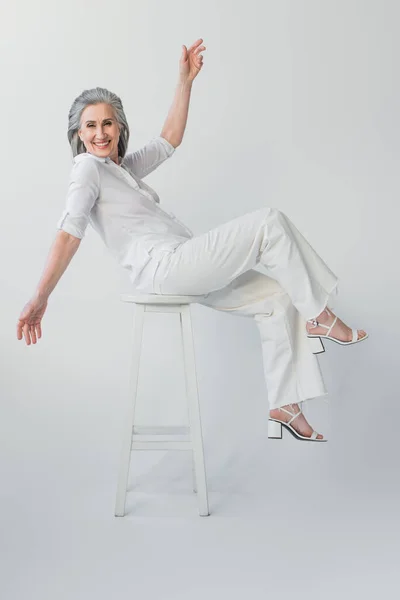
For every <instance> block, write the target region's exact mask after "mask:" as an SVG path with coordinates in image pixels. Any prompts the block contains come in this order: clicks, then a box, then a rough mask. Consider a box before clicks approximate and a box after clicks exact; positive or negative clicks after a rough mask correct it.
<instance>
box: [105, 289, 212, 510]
mask: <svg viewBox="0 0 400 600" xmlns="http://www.w3.org/2000/svg"><path fill="white" fill-rule="evenodd" d="M201 298H204V295H203V296H181V295H172V294H171V295H168V294H121V300H122V301H123V302H131V303H132V304H134V305H135V311H134V318H133V340H132V346H133V347H132V363H131V373H130V396H131V401H130V403H129V408H128V414H127V415H126V418H125V419H124V430H125V431H124V435H123V443H122V449H121V461H120V468H119V475H118V484H117V497H116V502H115V516H116V517H123V516H124V515H125V502H126V493H127V484H128V476H129V469H130V461H131V453H132V451H133V450H189V451H191V453H192V469H193V481H194V485H193V491H194V492H196V493H197V499H198V505H199V514H200V516H202V517H205V516H208V515H209V514H210V511H209V508H208V492H207V479H206V469H205V462H204V448H203V436H202V428H201V418H200V405H199V393H198V385H197V376H196V361H195V355H194V344H193V330H192V320H191V314H190V304H193V303H195V302H198V301H199V300H200V299H201ZM148 313H165V314H170V313H178V314H179V329H180V337H181V344H182V358H183V367H184V375H185V388H186V401H187V408H188V416H189V426H188V427H181V426H178V427H176V426H175V427H167V426H161V427H160V426H158V427H152V426H150V427H138V426H137V424H136V423H135V407H136V399H137V395H138V377H139V366H140V359H141V353H142V336H143V329H144V318H145V315H146V314H148Z"/></svg>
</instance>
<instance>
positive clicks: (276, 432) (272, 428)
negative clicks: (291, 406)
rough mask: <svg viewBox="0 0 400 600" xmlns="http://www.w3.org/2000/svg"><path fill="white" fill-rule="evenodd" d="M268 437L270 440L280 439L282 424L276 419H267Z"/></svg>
mask: <svg viewBox="0 0 400 600" xmlns="http://www.w3.org/2000/svg"><path fill="white" fill-rule="evenodd" d="M268 437H269V439H271V440H281V439H282V425H281V424H280V423H278V422H277V421H272V420H271V419H269V420H268Z"/></svg>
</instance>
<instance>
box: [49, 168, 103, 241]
mask: <svg viewBox="0 0 400 600" xmlns="http://www.w3.org/2000/svg"><path fill="white" fill-rule="evenodd" d="M99 194H100V178H99V172H98V169H97V165H96V163H95V161H94V160H91V159H86V160H81V161H79V162H77V163H75V164H74V165H73V167H72V171H71V175H70V180H69V187H68V192H67V199H66V206H65V209H64V211H63V214H62V216H61V218H60V220H59V221H58V223H57V229H62V230H63V231H66V232H67V233H70V234H71V235H73V236H74V237H77V238H79V239H82V238H83V237H84V235H85V230H86V227H87V225H88V223H89V215H90V211H91V210H92V208H93V206H94V204H95V203H96V200H97V199H98V197H99Z"/></svg>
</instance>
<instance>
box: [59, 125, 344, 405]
mask: <svg viewBox="0 0 400 600" xmlns="http://www.w3.org/2000/svg"><path fill="white" fill-rule="evenodd" d="M174 150H175V149H174V147H173V146H172V145H171V144H169V143H168V142H167V140H165V139H164V138H162V137H157V138H153V140H152V141H151V142H149V144H147V145H146V146H145V147H144V148H142V149H141V150H138V151H137V152H134V153H131V154H127V155H126V156H125V157H124V159H123V161H122V162H121V165H120V166H118V165H116V163H114V162H113V161H112V160H111V159H109V158H104V159H103V158H99V157H96V156H94V155H92V154H89V153H84V154H80V155H78V156H77V157H75V159H74V165H73V169H72V173H71V181H70V187H69V191H68V196H67V206H66V209H65V211H64V213H63V216H62V218H61V219H60V221H59V223H58V228H59V229H63V230H64V231H67V232H68V233H70V234H71V235H74V236H76V237H78V238H82V237H83V235H84V232H85V229H86V226H87V224H88V223H89V222H90V223H91V225H92V226H93V228H94V229H95V230H96V231H97V232H98V233H99V234H100V236H101V237H102V239H103V240H104V243H105V244H106V246H107V247H108V248H109V250H110V251H111V252H112V253H113V255H114V256H115V257H116V258H117V260H118V262H119V264H121V265H122V266H123V267H124V268H127V269H129V271H130V278H131V281H132V282H133V284H134V287H135V290H137V291H141V292H147V293H158V294H190V295H199V302H200V303H201V304H204V305H206V306H210V307H212V308H215V309H217V310H229V311H231V313H232V314H237V315H242V316H248V317H252V318H254V319H255V321H256V323H257V325H258V328H259V331H260V335H261V342H262V351H263V362H264V373H265V379H266V383H267V389H268V400H269V405H270V408H277V407H279V406H284V405H286V404H289V403H296V402H302V401H304V400H307V399H310V398H315V397H318V396H321V395H325V394H326V389H325V387H324V383H323V379H322V375H321V371H320V368H319V364H318V361H317V358H316V356H315V355H314V354H312V352H311V348H310V345H309V343H308V338H307V332H306V328H305V324H306V320H307V319H311V318H313V317H316V316H317V315H319V314H320V313H321V312H322V310H323V308H324V307H325V306H326V304H327V303H328V302H329V300H330V297H331V295H333V294H334V293H336V292H337V284H338V279H337V277H336V275H334V273H333V272H332V271H331V270H330V269H329V268H328V267H327V265H326V264H325V263H324V261H323V260H322V259H321V258H320V257H319V256H318V254H317V253H316V252H315V250H314V249H313V248H312V247H311V246H310V244H309V243H308V242H307V240H306V239H305V238H304V237H303V236H302V234H301V233H300V232H299V231H298V230H297V229H296V227H295V226H294V225H293V223H292V222H291V221H290V219H289V218H288V217H287V216H286V215H285V214H284V213H282V212H281V211H279V210H277V209H275V208H268V207H265V208H261V209H259V210H255V211H252V212H250V213H247V214H245V215H243V216H241V217H238V218H236V219H233V220H231V221H229V222H227V223H224V224H223V225H220V226H218V227H216V228H214V229H212V230H211V231H209V232H207V233H204V234H201V235H197V236H194V235H193V232H192V231H191V230H190V229H188V228H187V227H186V226H185V225H184V224H183V223H181V222H180V221H178V219H177V218H176V217H175V215H174V214H173V213H168V212H166V211H163V210H162V209H161V208H160V207H159V197H158V195H157V194H156V192H155V191H154V190H152V189H151V188H150V187H149V186H147V185H146V184H144V183H143V181H142V180H141V178H142V177H145V176H146V175H147V174H148V173H150V172H151V171H153V170H154V169H155V168H156V167H157V166H158V165H160V164H161V163H162V162H164V160H166V159H167V158H168V157H169V156H171V155H172V154H173V152H174ZM256 265H260V267H262V268H263V269H265V270H266V274H262V273H258V272H257V271H255V270H253V267H255V266H256Z"/></svg>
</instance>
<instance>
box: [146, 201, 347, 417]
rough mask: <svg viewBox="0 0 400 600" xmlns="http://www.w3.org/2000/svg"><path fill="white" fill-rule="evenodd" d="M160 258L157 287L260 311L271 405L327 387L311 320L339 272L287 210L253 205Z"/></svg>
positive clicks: (245, 311) (220, 306)
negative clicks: (311, 332) (313, 341)
mask: <svg viewBox="0 0 400 600" xmlns="http://www.w3.org/2000/svg"><path fill="white" fill-rule="evenodd" d="M158 265H159V266H158V269H157V270H156V272H155V276H154V280H153V288H154V289H153V291H154V292H155V293H158V294H189V295H197V294H200V295H203V294H204V296H199V303H200V304H204V305H206V306H209V307H211V308H215V309H217V310H223V311H230V312H231V314H236V315H241V316H245V317H246V316H247V317H252V318H254V320H255V322H256V323H257V326H258V328H259V332H260V336H261V342H262V353H263V363H264V374H265V380H266V383H267V389H268V401H269V405H270V409H272V408H278V407H279V406H284V405H286V404H290V403H297V402H303V401H305V400H308V399H311V398H315V397H318V396H323V395H325V394H326V389H325V386H324V382H323V378H322V374H321V370H320V368H319V363H318V360H317V357H316V356H315V355H314V354H313V353H312V351H311V348H310V344H309V340H308V338H307V330H306V320H307V319H310V318H313V317H316V316H318V315H319V314H320V313H321V312H322V310H323V309H324V307H325V306H326V305H327V304H328V303H329V304H330V305H331V300H332V297H333V296H334V295H336V293H337V291H338V287H337V286H338V278H337V277H336V275H334V273H333V272H332V271H331V270H330V269H329V268H328V267H327V265H326V264H325V263H324V262H323V260H322V259H321V258H320V257H319V256H318V254H317V253H316V252H315V250H313V248H312V247H311V246H310V244H309V243H308V242H307V240H306V239H305V238H304V237H303V236H302V234H301V233H300V232H299V231H298V230H297V229H296V227H295V226H294V225H293V223H292V222H291V221H290V219H288V217H287V216H286V215H285V214H284V213H282V212H281V211H279V210H277V209H274V208H262V209H259V210H255V211H253V212H250V213H247V214H245V215H243V216H240V217H238V218H236V219H233V220H232V221H228V222H227V223H224V224H223V225H220V226H218V227H216V228H214V229H212V230H211V231H208V232H207V233H204V234H201V235H198V236H196V237H193V238H192V239H190V240H187V241H186V242H184V243H182V244H180V245H179V246H178V247H177V248H176V249H174V250H170V251H167V252H164V253H163V255H162V256H161V257H160V258H159V260H158ZM256 265H259V266H260V267H261V268H262V269H263V270H265V274H264V273H259V272H258V271H255V270H254V269H253V268H252V267H255V266H256ZM149 291H150V290H149ZM331 306H332V305H331Z"/></svg>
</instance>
